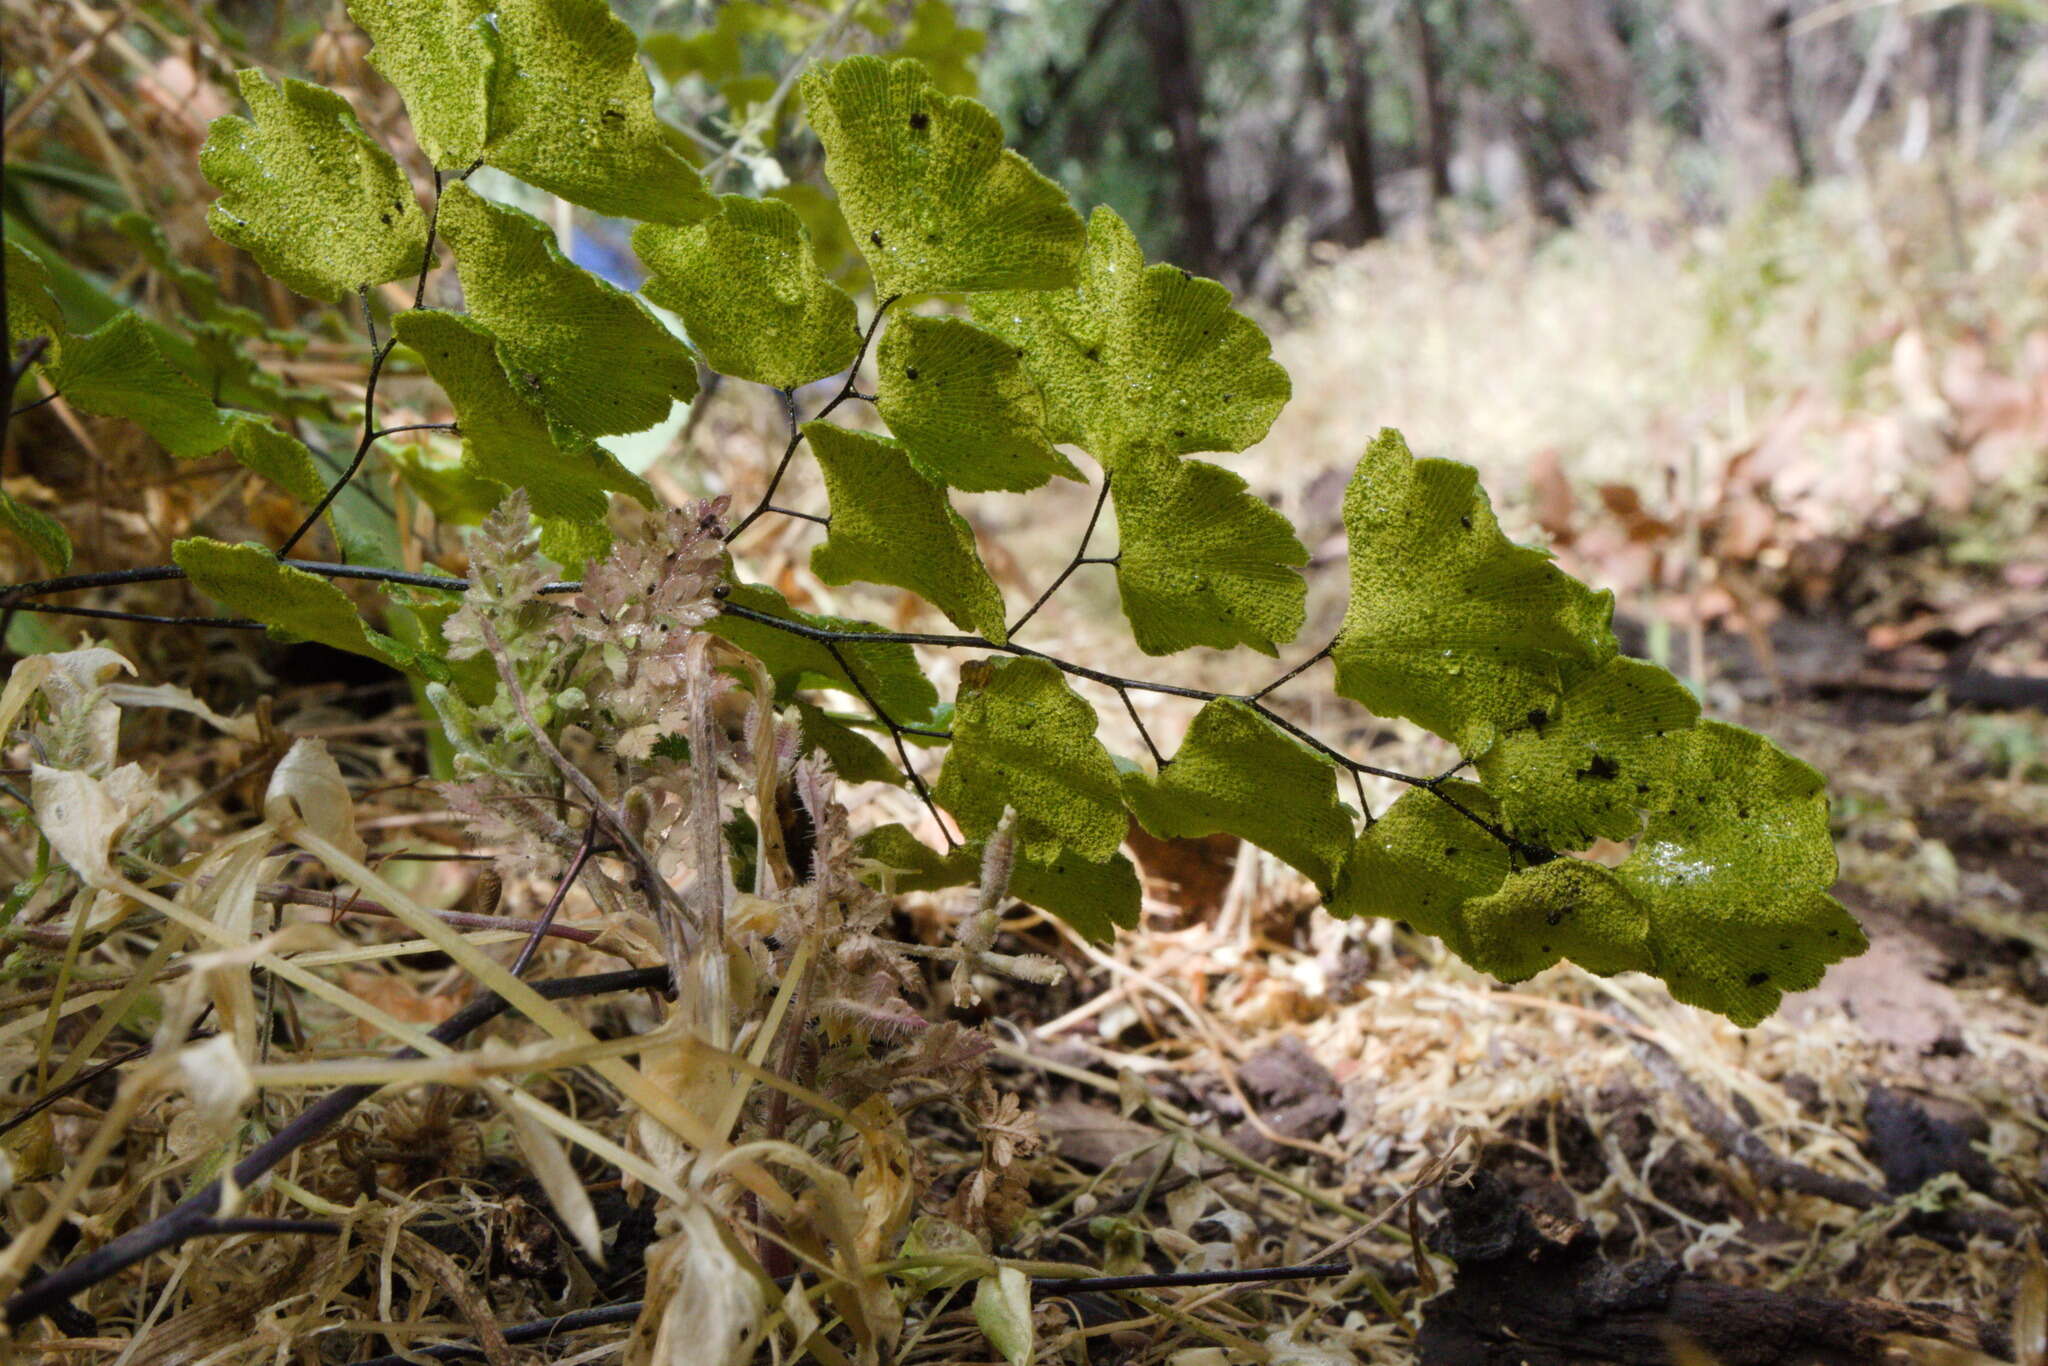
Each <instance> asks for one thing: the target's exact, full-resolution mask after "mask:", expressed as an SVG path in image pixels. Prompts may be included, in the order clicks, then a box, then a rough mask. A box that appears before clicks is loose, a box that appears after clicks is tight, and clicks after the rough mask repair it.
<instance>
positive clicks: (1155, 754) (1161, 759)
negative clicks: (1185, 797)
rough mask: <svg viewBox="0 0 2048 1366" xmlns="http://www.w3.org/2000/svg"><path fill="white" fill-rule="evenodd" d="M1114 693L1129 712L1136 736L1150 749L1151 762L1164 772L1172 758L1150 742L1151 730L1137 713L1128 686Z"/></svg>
mask: <svg viewBox="0 0 2048 1366" xmlns="http://www.w3.org/2000/svg"><path fill="white" fill-rule="evenodd" d="M1116 695H1117V696H1118V697H1119V698H1121V699H1122V700H1123V704H1124V710H1125V711H1127V712H1129V713H1130V714H1131V724H1132V725H1134V726H1136V727H1137V728H1138V738H1139V739H1140V740H1143V741H1144V742H1145V748H1146V749H1149V750H1151V751H1152V762H1153V763H1155V764H1157V765H1159V768H1160V771H1161V772H1164V771H1165V769H1166V766H1167V765H1168V764H1170V763H1172V762H1173V760H1171V759H1169V758H1167V757H1166V756H1165V755H1164V754H1161V753H1160V752H1159V746H1157V745H1155V744H1153V743H1152V732H1151V731H1149V730H1146V729H1145V722H1144V720H1143V719H1142V718H1141V717H1140V716H1139V715H1138V708H1137V706H1136V704H1135V703H1133V702H1132V701H1131V690H1130V689H1129V688H1118V689H1117V690H1116Z"/></svg>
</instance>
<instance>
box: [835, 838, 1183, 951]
mask: <svg viewBox="0 0 2048 1366" xmlns="http://www.w3.org/2000/svg"><path fill="white" fill-rule="evenodd" d="M859 849H860V853H861V856H862V857H864V858H868V859H872V860H874V861H875V862H876V863H879V864H881V865H883V866H884V867H886V868H890V869H894V870H895V873H894V875H893V877H892V878H891V880H890V884H889V885H891V886H893V887H894V888H895V889H896V890H897V891H899V892H932V891H938V890H939V889H941V888H944V887H967V886H972V885H973V884H974V883H976V882H978V881H980V879H981V854H982V846H981V845H980V844H970V845H965V846H963V847H961V848H959V849H955V850H954V851H953V852H952V853H951V854H940V853H939V852H937V851H936V850H934V849H931V848H930V847H928V846H926V845H925V844H924V843H923V842H922V841H920V840H919V839H918V838H917V836H915V835H913V834H911V833H910V832H909V831H908V830H906V829H904V828H903V827H902V826H900V825H883V826H877V827H876V828H875V829H873V830H871V831H869V832H868V833H867V834H865V835H863V836H861V837H860V840H859ZM1010 895H1012V896H1014V897H1016V898H1017V899H1018V900H1019V901H1022V902H1024V903H1025V904H1026V905H1029V906H1036V907H1038V909H1039V910H1041V911H1047V912H1049V913H1051V914H1053V915H1056V916H1058V917H1059V918H1060V919H1061V920H1063V921H1065V922H1066V923H1067V924H1069V925H1071V926H1073V927H1074V929H1075V930H1076V931H1077V932H1078V933H1079V934H1080V935H1081V936H1082V937H1083V938H1085V939H1088V940H1090V941H1091V942H1093V943H1097V944H1106V943H1108V942H1109V941H1110V940H1111V939H1113V938H1115V937H1116V931H1117V928H1118V927H1119V926H1121V927H1122V928H1124V929H1134V928H1136V926H1137V924H1138V913H1139V910H1140V907H1141V906H1142V903H1143V901H1144V889H1143V887H1142V886H1141V885H1140V883H1139V881H1138V870H1137V868H1136V867H1134V866H1133V865H1132V863H1131V861H1130V860H1129V859H1127V858H1125V857H1124V856H1123V855H1122V854H1117V855H1115V856H1114V857H1112V858H1110V859H1108V860H1107V861H1105V862H1101V863H1095V862H1091V861H1089V860H1088V859H1084V858H1082V857H1080V856H1079V855H1078V854H1075V853H1073V852H1071V851H1066V850H1063V851H1061V853H1060V854H1058V855H1057V856H1056V857H1054V858H1052V859H1049V860H1045V861H1042V862H1041V861H1038V860H1034V859H1032V858H1029V857H1027V856H1019V857H1018V859H1017V860H1016V862H1015V863H1014V864H1013V865H1012V866H1011V870H1010Z"/></svg>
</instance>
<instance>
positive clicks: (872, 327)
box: [725, 294, 903, 545]
mask: <svg viewBox="0 0 2048 1366" xmlns="http://www.w3.org/2000/svg"><path fill="white" fill-rule="evenodd" d="M902 297H903V296H902V295H900V294H891V295H890V296H889V297H888V298H886V299H884V300H882V302H881V303H880V304H878V305H876V307H875V316H874V317H872V318H870V319H868V330H867V331H865V332H863V333H862V334H861V338H860V350H858V351H856V352H855V353H854V356H853V364H852V366H851V367H849V368H848V370H847V372H846V383H844V384H842V385H840V386H839V392H838V393H836V394H834V395H832V397H831V398H829V399H827V400H826V401H825V406H824V407H822V408H820V409H818V411H817V415H816V416H814V417H813V418H812V419H811V420H812V421H813V422H821V421H823V420H824V419H825V418H828V417H830V416H831V415H832V413H833V412H834V410H836V409H837V408H838V407H839V405H840V404H842V403H844V402H846V401H847V400H848V399H852V398H866V397H867V395H865V394H863V393H861V392H860V390H859V389H858V388H857V387H856V386H857V384H858V383H859V380H860V367H861V363H862V362H863V361H865V360H866V359H867V356H868V347H869V345H871V344H872V343H873V342H874V340H875V333H876V332H877V331H879V330H880V329H881V326H882V315H884V314H885V313H887V312H888V311H889V305H891V304H893V303H895V302H896V301H897V300H898V299H900V298H902ZM777 392H778V393H780V394H781V395H782V408H783V412H784V413H785V414H786V415H787V416H788V418H789V444H788V445H786V446H784V447H783V448H782V459H780V460H778V461H776V462H775V473H774V474H772V475H770V476H769V477H768V488H767V491H766V492H764V493H763V494H762V495H761V501H760V502H758V503H756V504H754V510H753V511H752V512H749V513H748V514H747V515H746V516H744V517H742V518H740V519H739V521H738V522H736V523H734V524H733V529H732V530H731V531H728V532H726V533H725V540H726V543H727V544H728V545H730V544H731V543H732V542H734V541H736V540H738V539H739V536H740V533H741V532H742V531H745V530H746V529H747V528H748V527H750V526H752V525H753V524H754V523H755V522H756V521H757V520H759V519H760V517H761V516H762V515H763V514H764V513H769V512H781V511H783V510H784V509H781V508H778V507H776V506H775V491H776V490H777V489H779V488H781V487H782V476H784V475H785V474H788V473H789V466H790V462H791V461H793V460H795V459H796V448H797V447H798V446H801V445H802V444H803V440H804V433H803V428H802V426H800V425H799V424H798V422H797V420H796V394H795V393H793V392H792V391H790V390H788V389H781V390H778V391H777Z"/></svg>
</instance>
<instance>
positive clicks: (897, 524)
mask: <svg viewBox="0 0 2048 1366" xmlns="http://www.w3.org/2000/svg"><path fill="white" fill-rule="evenodd" d="M804 435H805V436H806V437H807V438H808V439H809V440H810V443H811V451H812V453H813V454H815V455H816V456H817V459H818V468H819V469H820V470H821V471H823V473H824V476H825V488H826V490H827V492H828V493H829V494H830V495H831V498H832V529H831V534H830V535H829V536H828V537H826V539H825V541H824V542H823V544H821V545H819V546H818V548H817V549H816V550H813V551H812V552H811V568H812V569H813V570H814V571H815V572H816V573H817V575H818V577H819V578H821V579H823V580H824V581H825V582H826V583H831V584H841V583H854V582H865V583H885V584H889V585H891V586H893V587H896V588H907V589H909V590H910V591H911V592H913V593H915V594H917V595H918V596H919V597H921V598H923V599H924V600H925V601H926V602H929V603H930V604H931V605H932V606H934V607H936V608H938V609H939V610H940V611H941V612H944V613H945V614H946V618H947V620H949V621H951V622H952V623H953V624H954V625H955V626H958V627H960V628H961V629H962V630H967V631H978V632H980V633H981V634H982V635H984V636H986V637H988V638H989V639H990V640H992V641H994V642H996V643H997V644H999V645H1000V644H1002V643H1003V641H1004V639H1005V636H1004V632H1003V595H1002V593H1001V592H1000V591H999V590H998V589H997V588H996V583H995V580H994V579H992V578H990V577H989V573H988V569H987V567H986V566H984V565H983V564H982V562H981V553H980V551H978V550H977V549H975V545H974V531H973V529H972V528H970V527H969V526H968V525H967V519H966V518H964V517H962V516H961V515H960V514H959V513H957V512H955V511H953V505H952V504H951V503H949V502H947V501H946V490H945V487H944V486H943V485H940V484H937V483H935V482H933V481H932V480H931V479H930V478H929V477H928V476H926V475H925V474H924V473H923V472H922V471H920V470H919V469H918V468H917V467H916V466H915V465H913V464H911V462H910V457H909V455H908V454H907V453H906V452H905V451H904V449H903V447H902V446H900V445H898V444H897V443H896V442H894V441H890V440H887V439H886V438H883V437H879V436H869V435H867V434H866V433H864V432H852V431H848V430H846V429H845V428H844V427H834V426H832V425H831V424H830V423H825V422H809V423H806V424H804Z"/></svg>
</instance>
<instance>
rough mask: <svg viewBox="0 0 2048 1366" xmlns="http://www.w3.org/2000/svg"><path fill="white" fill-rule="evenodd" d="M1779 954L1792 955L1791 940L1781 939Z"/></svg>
mask: <svg viewBox="0 0 2048 1366" xmlns="http://www.w3.org/2000/svg"><path fill="white" fill-rule="evenodd" d="M1778 952H1779V953H1790V952H1792V941H1790V940H1789V939H1781V940H1779V941H1778Z"/></svg>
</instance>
